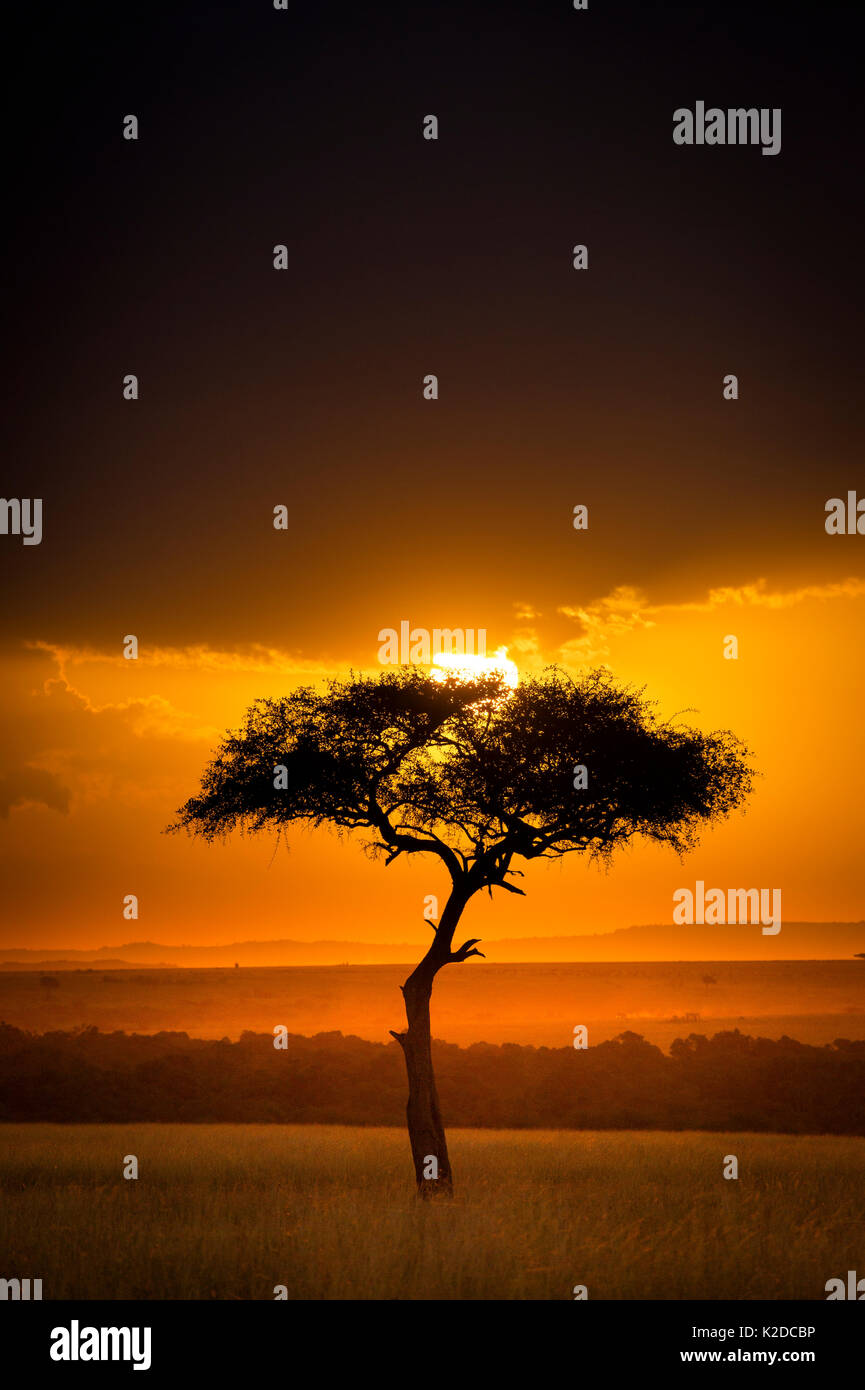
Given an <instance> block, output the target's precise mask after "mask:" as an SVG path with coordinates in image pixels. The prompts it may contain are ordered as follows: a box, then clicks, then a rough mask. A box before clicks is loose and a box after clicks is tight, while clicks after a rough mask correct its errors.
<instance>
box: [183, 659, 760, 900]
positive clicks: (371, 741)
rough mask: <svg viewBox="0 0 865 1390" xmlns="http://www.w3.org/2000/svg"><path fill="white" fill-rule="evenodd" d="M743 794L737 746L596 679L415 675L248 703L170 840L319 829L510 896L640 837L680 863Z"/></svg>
mask: <svg viewBox="0 0 865 1390" xmlns="http://www.w3.org/2000/svg"><path fill="white" fill-rule="evenodd" d="M578 766H583V767H585V768H586V771H587V784H586V786H585V787H584V788H583V789H582V790H577V789H575V776H574V772H575V768H576V767H578ZM279 768H284V769H285V773H284V774H283V775H282V781H283V782H284V787H283V789H279V787H278V785H277V783H278V782H279V780H280V778H279V776H278V774H277V769H279ZM751 780H752V771H751V767H750V762H749V754H748V750H747V749H746V748H745V747H744V745H743V744H742V743H741V741H740V740H739V739H738V738H736V737H735V736H734V735H733V734H731V733H730V732H728V731H721V732H715V733H711V734H704V733H701V732H699V731H697V730H694V729H692V728H688V727H682V726H680V725H677V724H674V723H672V722H669V721H667V722H663V721H661V720H659V719H658V717H657V715H656V713H655V709H654V706H653V705H652V704H651V703H650V702H649V701H647V700H646V699H645V698H644V696H643V693H642V691H638V690H634V689H632V688H630V687H625V686H621V685H618V684H617V683H616V681H615V680H614V678H613V677H612V676H611V675H610V674H609V672H607V671H605V670H600V671H594V672H591V673H589V674H587V675H585V676H583V677H581V678H580V679H572V678H571V677H570V676H568V675H566V674H564V673H563V672H561V671H558V670H555V669H552V670H550V671H547V672H545V673H544V674H543V676H541V677H538V678H530V679H526V680H523V681H522V682H521V684H520V685H519V686H518V687H517V689H516V690H509V689H508V688H507V687H506V686H505V685H504V684H503V682H502V680H501V678H500V677H499V676H496V675H491V676H485V677H483V678H481V679H478V680H476V681H472V682H466V681H464V680H460V679H458V678H456V677H455V676H453V675H450V676H448V677H447V678H446V679H438V678H435V677H433V676H430V675H428V674H426V673H425V672H423V671H422V670H421V669H420V668H418V667H413V666H408V667H398V668H393V669H388V670H385V671H384V672H383V673H382V674H381V675H380V676H378V677H364V676H357V677H354V676H353V677H351V678H349V679H348V680H342V681H340V680H332V681H330V682H328V685H327V688H326V690H325V691H324V693H318V692H316V691H315V690H314V689H312V688H310V687H305V688H302V689H299V690H296V691H294V692H293V693H292V694H290V695H287V696H285V697H284V698H282V699H263V700H258V701H256V702H255V703H254V704H253V705H252V707H251V708H250V709H249V711H248V713H247V716H246V722H245V724H244V726H243V727H242V728H241V729H240V730H238V731H237V732H235V733H229V734H228V735H227V736H226V738H225V739H224V741H223V743H222V746H221V747H220V748H219V750H218V751H217V753H216V756H215V757H214V758H213V761H212V762H211V763H210V765H209V766H208V768H207V769H206V771H205V773H204V776H203V778H202V785H201V790H200V792H199V794H198V795H197V796H194V797H192V798H191V799H190V800H189V801H187V802H186V804H185V805H184V806H183V807H182V808H181V809H180V811H179V812H178V816H177V820H176V821H175V823H174V824H173V825H172V826H171V827H169V829H171V830H175V831H176V830H180V829H186V830H187V831H190V832H191V833H194V834H198V835H201V836H203V837H204V838H205V839H207V840H213V839H214V838H217V837H221V836H223V835H225V834H227V833H228V832H230V831H232V830H234V829H240V830H242V831H246V832H256V831H261V830H265V829H273V830H276V831H278V832H282V831H283V830H284V829H285V828H286V827H288V826H289V825H291V824H293V823H294V822H307V823H308V824H311V825H313V826H319V825H323V824H327V825H330V826H332V827H335V828H336V829H337V830H338V831H341V832H358V833H360V834H362V835H363V836H364V843H365V845H366V848H367V849H368V850H369V852H370V853H371V854H373V855H381V856H383V857H384V858H385V862H386V863H387V864H391V863H393V861H394V860H395V859H397V858H398V857H399V856H400V855H403V854H409V855H411V854H418V853H432V854H435V855H437V856H438V857H439V858H440V859H441V860H442V861H443V862H444V864H445V865H446V867H447V869H448V872H449V873H450V875H451V878H452V880H453V881H454V884H457V883H459V882H461V881H463V880H465V881H467V884H468V887H469V889H470V891H471V892H475V891H477V890H478V889H479V888H484V887H486V888H489V889H490V890H491V889H492V888H493V887H499V888H504V889H507V890H508V891H510V892H517V893H519V892H521V891H522V890H521V889H520V888H518V887H517V886H516V885H515V884H514V883H512V882H510V881H509V880H510V879H511V878H512V877H513V876H514V875H515V874H516V873H517V872H518V871H517V870H514V869H512V868H511V862H512V860H513V859H514V858H521V859H526V860H531V859H541V858H544V859H549V858H555V857H558V856H561V855H563V854H566V853H568V852H571V851H578V852H582V853H587V854H589V855H590V856H608V855H610V854H611V853H612V852H613V850H615V849H616V847H617V846H620V845H622V844H624V843H625V842H627V841H628V840H630V839H632V838H633V837H634V836H637V835H643V836H646V837H647V838H649V839H651V840H655V841H658V842H661V843H664V844H668V845H670V846H671V847H672V848H673V849H674V850H676V851H678V852H679V853H682V852H684V851H686V850H688V849H691V848H693V846H694V845H695V844H696V841H697V836H698V833H699V830H700V828H701V826H702V825H703V824H704V823H706V822H708V821H712V820H714V819H717V818H719V817H722V816H726V815H727V814H728V813H729V812H730V811H732V810H733V809H734V808H735V807H737V806H739V805H740V804H741V803H742V802H743V800H744V798H745V797H746V796H747V794H748V792H749V791H750V788H751Z"/></svg>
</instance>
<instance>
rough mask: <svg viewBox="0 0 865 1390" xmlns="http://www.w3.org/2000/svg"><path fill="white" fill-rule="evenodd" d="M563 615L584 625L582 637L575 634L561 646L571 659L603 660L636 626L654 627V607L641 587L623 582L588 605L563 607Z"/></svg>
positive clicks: (560, 610) (561, 649)
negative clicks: (652, 613) (650, 606)
mask: <svg viewBox="0 0 865 1390" xmlns="http://www.w3.org/2000/svg"><path fill="white" fill-rule="evenodd" d="M556 611H557V612H559V613H561V614H562V616H563V617H566V618H572V619H573V620H574V621H575V622H579V623H581V624H582V627H583V631H582V633H581V635H580V636H579V637H572V638H571V639H570V641H568V642H565V643H563V644H562V646H561V647H560V648H559V655H560V657H561V658H562V659H563V660H564V661H566V662H568V661H575V662H579V663H584V662H593V661H600V660H602V659H603V658H604V657H607V656H609V654H610V643H611V642H612V641H613V640H614V639H615V638H617V637H622V636H623V635H624V634H625V633H628V632H633V631H634V629H635V628H646V627H654V626H655V623H654V621H653V620H652V619H651V618H650V617H648V616H647V614H648V613H649V612H651V611H656V610H652V609H650V608H649V605H648V604H647V603H646V599H645V597H644V595H643V594H641V593H640V591H639V590H638V589H632V588H629V587H628V586H627V585H622V586H620V587H619V588H617V589H614V590H613V592H612V593H611V594H607V596H606V597H605V598H601V599H597V600H596V601H595V602H594V603H590V604H588V605H587V606H586V607H585V608H570V607H561V608H559V609H557V610H556Z"/></svg>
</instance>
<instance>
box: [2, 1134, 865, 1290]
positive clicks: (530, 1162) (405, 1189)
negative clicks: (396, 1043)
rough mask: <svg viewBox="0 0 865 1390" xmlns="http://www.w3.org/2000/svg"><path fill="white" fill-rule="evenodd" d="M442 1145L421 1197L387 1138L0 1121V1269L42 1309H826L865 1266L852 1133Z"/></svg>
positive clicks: (859, 1174)
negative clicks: (678, 1305) (571, 1305)
mask: <svg viewBox="0 0 865 1390" xmlns="http://www.w3.org/2000/svg"><path fill="white" fill-rule="evenodd" d="M449 1143H450V1148H451V1159H452V1162H453V1164H454V1169H455V1173H456V1180H457V1196H456V1198H455V1199H454V1201H453V1202H452V1203H443V1204H439V1203H436V1204H424V1203H419V1202H417V1200H416V1199H415V1197H414V1194H413V1186H412V1181H411V1177H410V1162H409V1155H408V1141H407V1138H406V1136H405V1134H404V1133H403V1132H401V1131H400V1130H396V1129H353V1128H349V1127H342V1126H320V1127H319V1126H292V1125H261V1126H257V1125H249V1126H239V1125H237V1126H235V1125H129V1126H125V1125H93V1126H86V1125H76V1126H62V1125H49V1124H32V1125H27V1124H7V1125H3V1126H0V1186H2V1189H3V1200H2V1208H0V1252H2V1254H0V1260H2V1266H3V1268H2V1270H0V1274H2V1275H3V1276H5V1277H7V1278H8V1277H13V1276H16V1275H17V1276H19V1277H22V1278H26V1277H30V1278H39V1277H41V1278H42V1279H43V1281H44V1284H43V1297H44V1298H46V1299H62V1298H190V1299H191V1298H205V1299H207V1298H218V1299H238V1298H239V1299H272V1298H273V1297H274V1292H273V1291H274V1286H275V1285H277V1284H284V1285H286V1286H287V1289H288V1296H289V1298H291V1299H358V1298H389V1299H391V1298H398V1299H425V1298H432V1299H569V1298H571V1297H572V1296H573V1295H572V1289H573V1286H574V1285H575V1284H585V1285H587V1287H588V1291H589V1297H590V1298H607V1299H629V1298H637V1299H639V1298H662V1299H687V1298H733V1299H753V1298H771V1299H777V1298H797V1299H822V1298H825V1291H824V1285H825V1282H826V1280H827V1279H829V1278H832V1277H835V1276H837V1275H841V1276H843V1275H845V1274H846V1271H847V1270H848V1269H861V1268H862V1267H863V1264H865V1248H863V1244H862V1239H861V1231H862V1228H863V1221H862V1217H863V1205H865V1203H863V1191H865V1184H863V1166H865V1139H853V1138H851V1139H847V1138H823V1137H798V1136H796V1137H793V1136H785V1135H751V1134H735V1135H732V1134H724V1135H719V1134H702V1133H689V1134H659V1133H630V1132H628V1133H621V1132H620V1133H575V1132H572V1131H555V1132H551V1131H516V1130H508V1131H502V1130H496V1131H491V1130H455V1131H452V1132H451V1134H450V1136H449ZM126 1154H136V1155H137V1157H138V1159H139V1164H140V1177H139V1179H138V1180H137V1181H126V1180H124V1179H123V1177H122V1176H121V1174H122V1166H123V1158H124V1155H126ZM725 1154H736V1155H738V1158H739V1179H738V1181H725V1180H724V1179H723V1178H722V1176H721V1173H722V1161H723V1157H724V1155H725Z"/></svg>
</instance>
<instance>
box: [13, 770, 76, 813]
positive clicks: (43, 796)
mask: <svg viewBox="0 0 865 1390" xmlns="http://www.w3.org/2000/svg"><path fill="white" fill-rule="evenodd" d="M70 796H71V792H70V790H69V788H68V787H65V786H64V785H63V783H62V782H61V781H60V778H59V777H57V775H56V774H55V773H53V772H47V771H45V769H44V768H40V767H28V766H27V765H26V764H24V763H19V764H18V765H17V766H14V767H11V768H10V769H9V770H8V771H7V772H6V774H5V775H4V776H2V777H0V819H3V820H5V819H6V818H7V817H8V815H9V812H10V811H11V810H12V807H13V806H24V805H26V803H27V802H31V803H34V804H37V805H41V806H47V807H48V808H49V809H50V810H52V811H61V812H63V813H67V812H68V810H69V799H70Z"/></svg>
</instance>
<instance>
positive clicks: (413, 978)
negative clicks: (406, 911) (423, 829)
mask: <svg viewBox="0 0 865 1390" xmlns="http://www.w3.org/2000/svg"><path fill="white" fill-rule="evenodd" d="M466 901H467V899H466V897H465V895H464V894H461V893H457V891H456V890H455V891H454V892H453V893H452V894H451V896H450V898H449V899H448V902H447V905H446V907H445V910H444V912H443V913H442V916H441V920H440V922H439V924H438V927H437V929H436V934H435V940H434V941H433V943H432V945H431V946H430V948H429V950H428V951H427V953H426V955H425V956H424V958H423V960H422V961H421V963H420V965H418V966H417V967H416V969H415V970H413V971H412V973H411V975H409V977H408V979H407V980H406V982H405V984H404V985H403V986H402V992H403V997H404V999H405V1014H406V1019H407V1020H408V1030H407V1031H406V1032H405V1033H393V1034H392V1036H393V1037H395V1038H396V1040H397V1042H398V1043H399V1044H400V1046H401V1047H402V1050H403V1055H404V1056H405V1065H406V1071H407V1073H408V1104H407V1106H406V1118H407V1121H408V1136H409V1142H410V1144H411V1152H412V1158H413V1160H414V1171H415V1179H416V1181H417V1190H418V1196H419V1197H422V1198H424V1199H425V1200H429V1199H430V1198H433V1197H452V1196H453V1175H452V1173H451V1165H450V1159H449V1158H448V1146H447V1140H446V1138H445V1131H444V1125H443V1124H442V1117H441V1111H440V1109H439V1098H438V1091H437V1090H436V1083H435V1074H434V1072H433V1064H432V1038H431V1033H430V1007H429V1006H430V995H431V994H432V987H433V980H434V979H435V977H436V975H437V974H438V972H439V970H440V969H441V967H442V966H443V965H447V964H449V962H450V961H451V960H452V959H453V956H452V954H451V949H450V948H451V942H452V941H453V934H454V929H455V927H456V925H457V922H458V921H459V919H460V915H461V913H462V910H463V908H464V907H465V904H466ZM459 959H464V957H462V956H460V957H459Z"/></svg>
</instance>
